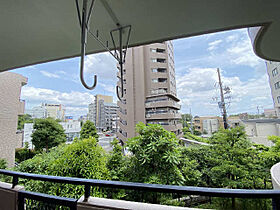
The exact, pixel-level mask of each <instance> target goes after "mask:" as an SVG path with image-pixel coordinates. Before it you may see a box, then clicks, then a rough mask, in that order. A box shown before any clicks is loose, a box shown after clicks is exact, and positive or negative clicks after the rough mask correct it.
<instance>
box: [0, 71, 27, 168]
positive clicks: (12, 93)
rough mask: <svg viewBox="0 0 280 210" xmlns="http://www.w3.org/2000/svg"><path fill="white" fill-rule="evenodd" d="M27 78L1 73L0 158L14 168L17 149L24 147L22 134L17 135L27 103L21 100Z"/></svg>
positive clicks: (10, 73)
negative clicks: (19, 122) (19, 121)
mask: <svg viewBox="0 0 280 210" xmlns="http://www.w3.org/2000/svg"><path fill="white" fill-rule="evenodd" d="M26 84H27V78H26V77H24V76H22V75H20V74H16V73H12V72H4V73H0V110H1V111H0V144H1V147H0V158H3V159H5V160H6V161H7V162H8V166H9V167H12V166H14V163H15V149H16V148H19V147H21V146H22V140H21V138H22V134H21V133H17V124H18V116H19V115H23V114H24V106H25V102H24V101H23V100H21V99H20V95H21V88H22V86H24V85H26Z"/></svg>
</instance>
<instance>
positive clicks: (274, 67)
mask: <svg viewBox="0 0 280 210" xmlns="http://www.w3.org/2000/svg"><path fill="white" fill-rule="evenodd" d="M266 68H267V74H268V77H269V84H270V89H271V95H272V99H273V104H274V109H275V111H276V115H277V117H278V118H279V117H280V62H272V61H267V62H266Z"/></svg>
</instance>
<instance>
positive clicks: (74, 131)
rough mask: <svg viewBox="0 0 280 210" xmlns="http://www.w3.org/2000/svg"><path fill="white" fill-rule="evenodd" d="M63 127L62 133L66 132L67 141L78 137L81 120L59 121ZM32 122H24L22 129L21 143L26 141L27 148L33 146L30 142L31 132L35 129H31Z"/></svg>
mask: <svg viewBox="0 0 280 210" xmlns="http://www.w3.org/2000/svg"><path fill="white" fill-rule="evenodd" d="M59 124H60V125H61V126H62V127H63V129H64V133H65V134H66V138H67V142H72V141H73V140H74V138H76V137H77V138H79V137H80V131H81V122H79V121H69V122H59ZM33 125H34V124H33V123H25V124H24V130H23V133H24V134H23V145H24V144H25V143H26V142H28V145H29V148H34V145H33V144H32V137H31V135H32V133H33V132H34V131H35V129H33Z"/></svg>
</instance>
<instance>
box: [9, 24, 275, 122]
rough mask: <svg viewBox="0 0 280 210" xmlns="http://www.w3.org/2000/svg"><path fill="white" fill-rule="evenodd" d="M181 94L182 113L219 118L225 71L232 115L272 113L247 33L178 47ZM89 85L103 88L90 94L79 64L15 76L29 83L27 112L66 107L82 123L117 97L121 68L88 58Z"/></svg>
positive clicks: (99, 57) (107, 58) (101, 57)
mask: <svg viewBox="0 0 280 210" xmlns="http://www.w3.org/2000/svg"><path fill="white" fill-rule="evenodd" d="M173 45H174V57H175V69H176V79H177V80H176V82H177V94H178V97H179V98H180V99H181V102H180V103H181V105H182V109H181V112H182V113H188V112H189V110H190V108H191V109H192V114H193V115H219V114H220V111H219V109H218V106H217V101H213V98H215V97H217V96H218V91H217V88H216V87H215V83H216V82H217V80H218V77H217V73H216V68H220V69H221V74H222V79H223V82H224V85H226V86H229V87H230V88H231V100H230V104H229V107H228V112H229V114H235V113H241V112H248V113H256V112H257V106H260V107H262V108H261V109H264V108H272V107H273V104H272V98H271V93H270V87H269V83H268V77H267V74H266V67H265V63H264V60H262V59H260V58H258V57H257V56H256V55H255V54H254V53H253V49H252V45H251V43H250V40H249V38H248V35H247V30H246V29H241V30H234V31H227V32H220V33H214V34H208V35H203V36H196V37H192V38H186V39H178V40H174V41H173ZM85 69H86V75H85V78H86V81H87V83H88V84H92V77H93V75H94V74H97V76H98V85H97V88H96V89H95V90H93V91H88V90H86V89H85V88H84V87H83V86H82V85H81V83H80V81H79V59H78V58H74V59H66V60H62V61H55V62H49V63H45V64H39V65H34V66H31V67H26V68H21V69H17V70H13V72H16V73H20V74H22V75H24V76H26V77H27V78H28V84H27V85H26V86H24V87H23V89H22V94H21V98H22V99H25V100H26V108H32V107H33V106H36V105H39V104H40V103H42V102H46V103H61V104H64V105H65V107H66V114H67V115H73V116H75V117H78V116H80V115H84V114H86V113H87V106H88V104H89V103H90V102H92V100H93V97H94V95H95V94H106V95H112V96H114V100H115V101H116V95H115V84H116V81H117V79H116V72H117V69H116V62H115V60H114V59H113V58H112V57H111V55H109V54H108V53H102V54H96V55H90V56H87V58H86V61H85Z"/></svg>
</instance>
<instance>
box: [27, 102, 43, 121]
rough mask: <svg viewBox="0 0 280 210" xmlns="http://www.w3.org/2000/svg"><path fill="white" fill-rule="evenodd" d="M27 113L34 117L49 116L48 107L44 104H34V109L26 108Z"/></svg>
mask: <svg viewBox="0 0 280 210" xmlns="http://www.w3.org/2000/svg"><path fill="white" fill-rule="evenodd" d="M25 113H26V114H29V115H31V117H32V118H34V119H35V118H37V119H38V118H40V119H45V118H47V116H48V113H47V109H46V107H45V106H44V105H43V104H42V105H40V106H34V107H33V108H32V109H26V110H25Z"/></svg>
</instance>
